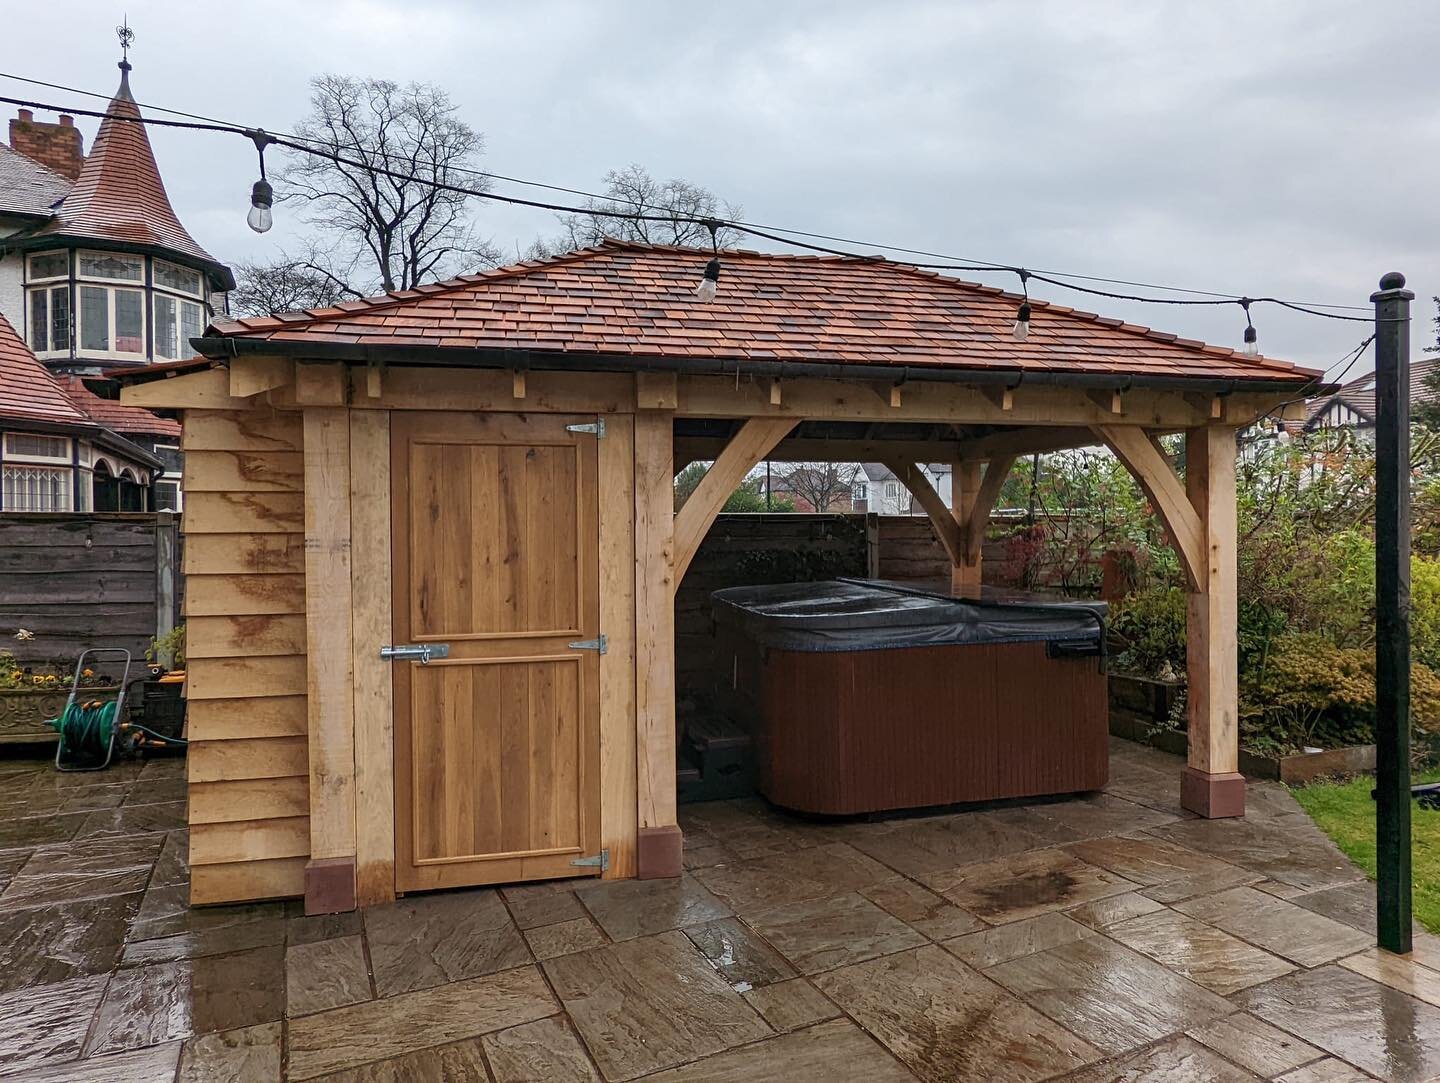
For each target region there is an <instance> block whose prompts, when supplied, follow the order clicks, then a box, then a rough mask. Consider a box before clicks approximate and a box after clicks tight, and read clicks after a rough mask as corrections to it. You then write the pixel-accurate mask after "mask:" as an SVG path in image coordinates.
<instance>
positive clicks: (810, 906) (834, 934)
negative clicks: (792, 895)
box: [747, 892, 927, 974]
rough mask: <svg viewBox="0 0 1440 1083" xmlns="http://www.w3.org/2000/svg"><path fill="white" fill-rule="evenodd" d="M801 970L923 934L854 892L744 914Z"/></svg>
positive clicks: (908, 942)
mask: <svg viewBox="0 0 1440 1083" xmlns="http://www.w3.org/2000/svg"><path fill="white" fill-rule="evenodd" d="M747 920H748V921H749V922H750V924H752V925H753V926H754V927H755V928H756V930H758V931H759V932H760V934H761V935H762V936H764V937H765V939H766V940H768V941H770V943H771V944H773V945H774V946H775V948H776V950H778V951H779V952H780V954H781V955H783V956H785V958H786V959H788V960H789V961H790V962H791V963H793V964H794V965H795V967H796V969H798V970H799V971H800V973H802V974H818V973H819V972H820V971H822V970H833V969H834V968H835V967H837V966H847V965H849V964H851V963H858V962H862V961H863V960H865V959H873V958H875V957H876V956H880V955H889V954H891V953H892V952H897V951H904V950H905V949H907V948H917V947H920V946H921V945H922V944H925V943H926V942H927V941H926V939H925V937H923V936H921V935H920V934H919V933H918V932H916V931H915V930H914V929H912V928H911V927H910V926H908V925H906V924H905V923H904V922H903V921H901V920H900V919H899V918H896V917H892V916H891V915H890V914H887V913H886V912H885V911H884V910H882V909H880V907H878V906H876V905H875V904H874V903H872V902H871V901H870V900H869V899H866V898H864V897H863V896H861V895H858V894H855V893H853V892H851V893H847V894H845V895H837V896H834V897H833V898H829V899H815V900H812V901H810V902H801V903H791V904H790V905H789V906H781V907H777V908H775V909H773V910H763V911H761V912H759V913H757V914H754V915H752V916H751V917H750V918H748V919H747Z"/></svg>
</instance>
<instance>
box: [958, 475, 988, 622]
mask: <svg viewBox="0 0 1440 1083" xmlns="http://www.w3.org/2000/svg"><path fill="white" fill-rule="evenodd" d="M951 469H952V472H951V475H950V508H951V512H952V513H953V515H954V516H955V523H956V526H957V527H958V528H959V536H960V539H961V544H960V546H959V552H958V554H957V555H958V558H959V559H957V560H955V561H953V562H952V563H951V565H950V593H951V594H954V595H955V596H956V597H957V598H978V597H980V575H981V567H980V552H979V550H978V549H977V550H976V551H974V552H968V551H967V547H966V545H965V544H964V539H965V538H966V537H967V536H968V533H969V528H970V521H971V519H972V517H973V516H975V515H977V514H979V513H980V508H979V496H980V463H979V462H978V461H976V460H973V459H964V460H957V461H956V462H955V463H954V465H953V467H952V468H951ZM987 514H988V512H987Z"/></svg>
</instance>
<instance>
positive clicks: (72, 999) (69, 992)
mask: <svg viewBox="0 0 1440 1083" xmlns="http://www.w3.org/2000/svg"><path fill="white" fill-rule="evenodd" d="M107 980H108V979H107V978H106V977H105V976H104V975H95V976H91V977H85V978H72V979H70V980H69V981H62V982H56V983H55V984H53V985H40V986H35V987H34V988H30V989H19V990H16V991H15V992H11V993H5V994H3V995H0V1019H3V1020H4V1026H3V1027H0V1076H7V1075H12V1074H19V1073H21V1072H25V1071H28V1070H33V1069H36V1068H39V1067H40V1066H42V1065H45V1064H49V1063H54V1062H57V1061H71V1060H74V1059H76V1058H77V1057H79V1056H80V1053H81V1046H82V1045H83V1044H84V1041H85V1034H86V1032H87V1031H88V1030H89V1029H90V1022H91V1020H92V1019H93V1018H94V1016H95V1012H96V1011H97V1009H99V1007H100V1000H101V998H102V997H103V996H104V994H105V985H106V982H107Z"/></svg>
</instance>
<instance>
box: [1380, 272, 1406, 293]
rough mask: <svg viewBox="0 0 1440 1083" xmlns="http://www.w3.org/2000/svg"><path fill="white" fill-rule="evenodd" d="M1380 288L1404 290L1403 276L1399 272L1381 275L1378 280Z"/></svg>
mask: <svg viewBox="0 0 1440 1083" xmlns="http://www.w3.org/2000/svg"><path fill="white" fill-rule="evenodd" d="M1380 288H1381V289H1382V290H1403V289H1404V288H1405V276H1404V275H1402V274H1401V273H1400V272H1399V271H1391V272H1390V273H1389V274H1386V275H1382V276H1381V278H1380Z"/></svg>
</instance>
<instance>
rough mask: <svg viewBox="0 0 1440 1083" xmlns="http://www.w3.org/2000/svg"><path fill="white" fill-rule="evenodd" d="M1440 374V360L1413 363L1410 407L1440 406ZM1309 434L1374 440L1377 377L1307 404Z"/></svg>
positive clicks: (1368, 375)
mask: <svg viewBox="0 0 1440 1083" xmlns="http://www.w3.org/2000/svg"><path fill="white" fill-rule="evenodd" d="M1437 372H1440V357H1426V358H1423V359H1420V360H1416V361H1412V362H1411V363H1410V407H1411V409H1412V410H1413V409H1414V408H1415V407H1416V406H1419V405H1422V404H1424V405H1427V406H1431V407H1434V406H1437V405H1440V393H1437V391H1436V390H1435V388H1434V387H1433V386H1432V382H1433V380H1434V379H1435V376H1436V373H1437ZM1306 406H1307V410H1306V413H1307V416H1306V419H1305V431H1306V432H1315V431H1316V430H1317V429H1354V430H1355V432H1356V433H1357V434H1358V435H1361V436H1364V437H1365V438H1366V439H1371V438H1373V437H1374V434H1375V374H1374V373H1373V372H1367V373H1366V374H1365V375H1364V376H1357V377H1356V378H1355V379H1353V380H1351V381H1350V382H1349V383H1345V384H1341V385H1340V387H1339V388H1338V389H1337V390H1336V391H1334V392H1333V393H1331V394H1329V395H1323V396H1321V397H1319V398H1315V399H1311V400H1310V401H1309V402H1308V403H1307V404H1306Z"/></svg>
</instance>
